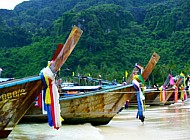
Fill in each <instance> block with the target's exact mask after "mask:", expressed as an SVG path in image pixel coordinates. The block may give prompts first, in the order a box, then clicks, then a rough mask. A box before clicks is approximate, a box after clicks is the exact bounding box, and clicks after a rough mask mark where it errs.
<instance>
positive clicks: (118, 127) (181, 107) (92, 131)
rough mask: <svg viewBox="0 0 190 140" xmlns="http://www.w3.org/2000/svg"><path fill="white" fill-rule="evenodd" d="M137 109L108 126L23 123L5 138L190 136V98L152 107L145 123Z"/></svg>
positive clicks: (171, 139)
mask: <svg viewBox="0 0 190 140" xmlns="http://www.w3.org/2000/svg"><path fill="white" fill-rule="evenodd" d="M136 112H137V109H136V108H134V109H127V110H123V111H122V112H120V113H119V114H118V115H116V116H115V117H114V119H113V120H112V121H111V122H110V123H109V124H108V125H104V126H98V127H94V126H91V125H90V124H83V125H63V126H62V127H61V128H60V129H59V130H54V129H53V128H51V127H49V126H48V124H47V123H45V124H19V125H17V126H16V128H15V129H14V130H13V131H12V133H11V134H10V135H9V137H8V138H7V139H5V140H34V139H35V140H116V139H119V140H139V139H140V140H190V99H189V100H188V101H187V102H185V103H178V104H175V105H170V106H159V107H148V108H146V111H145V116H146V118H145V123H144V124H142V123H141V122H140V120H138V119H136V118H135V117H136Z"/></svg>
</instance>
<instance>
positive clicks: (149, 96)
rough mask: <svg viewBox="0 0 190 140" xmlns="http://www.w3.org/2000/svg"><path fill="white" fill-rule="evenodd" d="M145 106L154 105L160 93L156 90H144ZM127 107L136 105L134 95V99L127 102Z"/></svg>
mask: <svg viewBox="0 0 190 140" xmlns="http://www.w3.org/2000/svg"><path fill="white" fill-rule="evenodd" d="M144 95H145V104H146V105H155V103H154V100H155V99H156V97H157V96H159V95H160V92H159V91H158V90H157V89H150V90H145V93H144ZM129 105H137V98H136V95H135V97H134V98H133V99H132V100H131V102H129Z"/></svg>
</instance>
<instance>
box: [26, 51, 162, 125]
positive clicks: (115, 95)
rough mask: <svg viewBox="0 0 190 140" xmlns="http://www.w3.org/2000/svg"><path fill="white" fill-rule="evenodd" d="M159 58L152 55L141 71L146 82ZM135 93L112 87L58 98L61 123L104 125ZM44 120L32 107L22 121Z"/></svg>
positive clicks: (131, 89) (43, 116)
mask: <svg viewBox="0 0 190 140" xmlns="http://www.w3.org/2000/svg"><path fill="white" fill-rule="evenodd" d="M159 58H160V56H159V55H157V54H156V53H153V55H152V57H151V59H150V61H149V63H148V65H147V66H146V68H145V70H144V71H143V78H144V80H146V79H147V78H148V76H149V75H150V73H151V72H152V70H153V68H154V66H155V65H156V63H157V62H158V60H159ZM135 94H136V92H135V89H134V87H133V85H132V84H129V85H125V86H114V87H113V88H108V89H102V90H98V91H94V92H89V93H85V94H80V95H78V96H71V97H66V98H60V106H61V116H62V117H63V119H64V121H63V123H69V124H81V123H91V124H93V125H104V124H107V123H109V121H110V120H111V119H112V118H113V117H114V116H115V115H116V114H117V113H118V112H119V111H120V110H121V108H122V107H123V106H124V105H125V103H126V101H129V102H130V101H131V100H132V99H133V98H134V96H135ZM43 118H45V119H46V121H47V117H46V116H45V115H42V113H41V110H40V109H39V108H37V107H36V108H35V107H34V106H32V107H31V108H30V109H29V110H28V112H27V113H26V115H25V116H24V118H23V121H26V120H27V121H32V120H33V121H36V120H42V119H43Z"/></svg>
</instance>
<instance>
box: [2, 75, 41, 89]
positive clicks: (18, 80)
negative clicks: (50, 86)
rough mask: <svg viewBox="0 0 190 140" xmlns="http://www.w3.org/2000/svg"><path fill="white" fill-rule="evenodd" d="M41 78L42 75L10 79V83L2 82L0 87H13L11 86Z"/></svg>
mask: <svg viewBox="0 0 190 140" xmlns="http://www.w3.org/2000/svg"><path fill="white" fill-rule="evenodd" d="M40 79H41V77H40V76H35V77H29V78H24V79H17V80H16V81H9V82H8V83H2V84H1V85H0V89H1V88H5V87H11V86H15V85H20V84H24V83H27V82H31V81H36V80H40Z"/></svg>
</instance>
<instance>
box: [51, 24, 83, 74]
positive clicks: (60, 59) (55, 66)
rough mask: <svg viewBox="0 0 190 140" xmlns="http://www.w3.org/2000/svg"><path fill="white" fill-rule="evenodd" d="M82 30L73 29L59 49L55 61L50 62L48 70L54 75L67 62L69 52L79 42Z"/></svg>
mask: <svg viewBox="0 0 190 140" xmlns="http://www.w3.org/2000/svg"><path fill="white" fill-rule="evenodd" d="M82 32H83V31H82V30H81V29H80V28H78V27H76V26H74V27H73V29H72V31H71V33H70V35H69V37H68V39H67V41H66V43H65V44H64V46H63V48H62V49H61V51H60V53H59V54H58V55H57V58H56V59H55V61H53V62H52V64H51V66H50V69H51V70H52V72H53V73H56V72H57V71H58V70H59V68H61V66H62V65H63V64H64V62H65V61H66V60H67V58H68V57H69V55H70V54H71V52H72V51H73V49H74V47H75V46H76V44H77V42H78V41H79V39H80V37H81V35H82Z"/></svg>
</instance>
